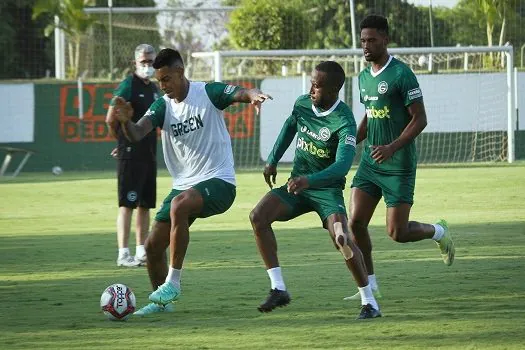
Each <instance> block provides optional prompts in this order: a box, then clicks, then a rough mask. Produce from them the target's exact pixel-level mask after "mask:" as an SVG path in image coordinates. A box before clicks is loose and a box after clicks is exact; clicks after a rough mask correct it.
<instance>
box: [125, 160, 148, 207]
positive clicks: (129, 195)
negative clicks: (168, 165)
mask: <svg viewBox="0 0 525 350" xmlns="http://www.w3.org/2000/svg"><path fill="white" fill-rule="evenodd" d="M117 176H118V205H119V207H126V208H136V207H141V208H155V201H156V197H157V162H143V161H136V160H132V159H119V160H118V165H117Z"/></svg>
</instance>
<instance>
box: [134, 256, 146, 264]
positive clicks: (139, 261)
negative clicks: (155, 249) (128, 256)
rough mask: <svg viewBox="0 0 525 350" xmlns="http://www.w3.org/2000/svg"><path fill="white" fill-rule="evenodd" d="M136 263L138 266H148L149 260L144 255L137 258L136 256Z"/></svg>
mask: <svg viewBox="0 0 525 350" xmlns="http://www.w3.org/2000/svg"><path fill="white" fill-rule="evenodd" d="M135 261H136V262H137V264H138V265H137V266H146V264H147V258H146V255H145V254H144V255H143V256H137V255H135Z"/></svg>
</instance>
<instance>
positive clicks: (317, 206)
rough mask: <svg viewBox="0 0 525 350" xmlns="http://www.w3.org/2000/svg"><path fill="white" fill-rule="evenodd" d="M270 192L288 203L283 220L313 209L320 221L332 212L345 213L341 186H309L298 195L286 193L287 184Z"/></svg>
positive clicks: (323, 220)
mask: <svg viewBox="0 0 525 350" xmlns="http://www.w3.org/2000/svg"><path fill="white" fill-rule="evenodd" d="M271 193H273V194H275V195H277V196H278V197H279V198H281V200H282V201H283V202H284V203H286V204H287V205H288V207H289V208H290V211H289V213H288V215H287V216H286V218H284V219H283V220H286V221H288V220H291V219H293V218H296V217H298V216H300V215H303V214H305V213H308V212H311V211H315V212H316V213H317V215H319V218H321V221H322V222H323V224H324V222H325V220H326V218H327V217H329V216H330V215H332V214H336V213H342V214H345V215H346V207H345V200H344V197H343V190H342V189H341V188H309V189H306V190H304V191H302V192H301V193H299V194H298V195H295V194H293V193H288V190H287V185H284V186H281V187H278V188H274V189H273V190H271Z"/></svg>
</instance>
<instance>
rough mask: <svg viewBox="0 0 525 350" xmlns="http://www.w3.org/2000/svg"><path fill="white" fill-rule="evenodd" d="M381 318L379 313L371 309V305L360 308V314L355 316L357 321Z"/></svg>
mask: <svg viewBox="0 0 525 350" xmlns="http://www.w3.org/2000/svg"><path fill="white" fill-rule="evenodd" d="M376 317H381V312H380V311H379V310H376V309H374V308H373V307H372V305H371V304H366V305H363V306H362V307H361V312H360V313H359V316H357V319H358V320H364V319H367V318H376Z"/></svg>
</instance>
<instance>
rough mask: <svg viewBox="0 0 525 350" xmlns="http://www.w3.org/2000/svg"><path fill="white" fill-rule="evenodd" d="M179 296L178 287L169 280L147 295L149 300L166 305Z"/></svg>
mask: <svg viewBox="0 0 525 350" xmlns="http://www.w3.org/2000/svg"><path fill="white" fill-rule="evenodd" d="M179 296H180V289H178V288H177V287H175V286H174V285H173V283H171V282H164V284H162V285H161V286H159V287H158V288H157V290H156V291H154V292H153V293H151V294H150V295H149V300H150V301H151V302H154V303H155V304H159V305H166V304H169V303H171V302H173V301H175V300H177V299H178V298H179Z"/></svg>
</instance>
